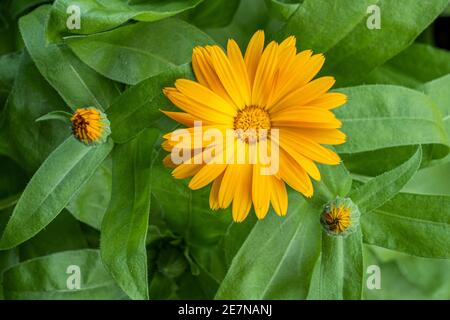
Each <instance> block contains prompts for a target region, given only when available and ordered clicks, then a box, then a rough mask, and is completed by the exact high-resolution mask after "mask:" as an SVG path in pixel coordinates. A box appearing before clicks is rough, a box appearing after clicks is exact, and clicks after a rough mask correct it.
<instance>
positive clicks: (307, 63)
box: [268, 50, 325, 109]
mask: <svg viewBox="0 0 450 320" xmlns="http://www.w3.org/2000/svg"><path fill="white" fill-rule="evenodd" d="M311 55H312V51H310V50H305V51H302V52H300V53H299V54H297V56H296V57H295V60H294V62H293V63H292V65H291V66H290V72H289V73H288V75H287V76H286V77H284V78H283V79H280V84H279V89H278V90H277V92H276V93H275V95H274V96H273V97H272V98H271V99H270V104H269V106H268V109H271V108H272V106H273V105H275V104H277V103H278V102H279V101H280V100H281V99H284V98H285V97H286V96H287V95H288V94H290V93H291V92H293V91H295V90H297V89H299V88H301V87H303V86H304V85H306V84H307V83H308V82H310V81H311V80H312V79H313V78H314V76H315V75H316V74H317V73H318V72H319V71H320V69H321V68H322V66H323V64H324V62H325V57H324V56H323V55H322V54H316V55H314V56H312V57H311Z"/></svg>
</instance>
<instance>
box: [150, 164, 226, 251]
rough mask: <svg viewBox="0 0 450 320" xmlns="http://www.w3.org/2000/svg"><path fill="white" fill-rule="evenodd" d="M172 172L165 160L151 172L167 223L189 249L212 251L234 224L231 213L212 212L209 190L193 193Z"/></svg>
mask: <svg viewBox="0 0 450 320" xmlns="http://www.w3.org/2000/svg"><path fill="white" fill-rule="evenodd" d="M172 170H173V169H169V168H166V167H165V166H164V165H163V164H162V157H158V158H157V159H156V160H155V163H154V165H153V168H152V193H153V195H154V196H155V198H157V199H158V201H159V204H160V210H161V215H162V217H163V219H164V221H165V222H166V223H167V226H168V227H169V229H170V230H172V232H173V233H174V234H176V235H178V236H180V237H182V238H183V239H184V241H185V242H186V244H187V245H189V246H201V247H206V248H211V249H212V250H213V248H216V247H217V245H218V243H219V242H220V241H221V239H222V237H223V235H224V234H225V232H226V230H227V228H228V226H229V225H230V223H231V221H232V219H231V210H219V211H213V210H211V209H210V208H209V201H208V197H209V189H210V188H209V187H208V188H203V189H200V190H195V191H193V190H191V189H189V188H188V186H187V181H184V180H178V179H175V178H174V177H172V175H171V174H170V172H171V171H172Z"/></svg>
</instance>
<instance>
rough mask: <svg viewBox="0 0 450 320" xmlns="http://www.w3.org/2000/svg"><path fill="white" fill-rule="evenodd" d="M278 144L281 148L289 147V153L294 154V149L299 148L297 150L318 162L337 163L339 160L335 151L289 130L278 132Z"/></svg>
mask: <svg viewBox="0 0 450 320" xmlns="http://www.w3.org/2000/svg"><path fill="white" fill-rule="evenodd" d="M280 145H281V147H282V148H287V149H289V151H288V152H289V153H290V154H295V151H296V150H299V151H298V152H300V153H301V154H303V155H304V156H305V157H307V158H309V159H311V160H313V161H317V162H320V163H324V164H339V162H340V161H341V159H340V158H339V156H338V155H337V154H336V152H334V151H332V150H330V149H327V148H325V147H322V146H321V145H320V144H318V143H317V142H314V141H313V140H311V139H308V138H305V137H302V136H300V135H296V134H292V133H291V132H289V131H281V132H280ZM285 150H286V149H285Z"/></svg>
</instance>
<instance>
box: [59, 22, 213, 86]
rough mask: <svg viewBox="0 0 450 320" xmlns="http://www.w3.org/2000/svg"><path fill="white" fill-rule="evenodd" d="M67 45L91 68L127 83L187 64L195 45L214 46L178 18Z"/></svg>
mask: <svg viewBox="0 0 450 320" xmlns="http://www.w3.org/2000/svg"><path fill="white" fill-rule="evenodd" d="M174 30H176V31H175V32H174ZM67 42H68V44H69V46H70V48H71V49H72V50H73V51H74V52H75V54H76V55H77V56H78V57H79V58H80V59H81V60H82V61H83V62H84V63H86V64H87V65H88V66H90V67H91V68H93V69H94V70H96V71H97V72H99V73H101V74H103V75H104V76H106V77H108V78H110V79H113V80H116V81H119V82H123V83H127V84H136V83H138V82H140V81H142V80H144V79H147V78H149V77H151V76H154V75H157V74H159V73H161V72H164V71H167V70H170V69H173V68H174V67H177V66H181V65H184V64H187V63H189V62H190V61H191V56H192V49H193V48H194V47H195V46H197V45H199V46H202V45H207V44H212V43H213V41H212V40H211V38H210V37H208V36H207V35H206V34H204V33H203V32H202V31H200V30H199V29H197V28H196V27H194V26H192V25H190V24H188V23H186V22H184V21H182V20H178V19H167V20H163V21H158V22H140V23H135V24H132V25H127V26H124V27H121V28H118V29H115V30H112V31H108V32H104V33H101V34H95V35H91V36H87V37H75V38H70V39H68V40H67ZM162 44H164V45H162ZM112 62H114V63H112Z"/></svg>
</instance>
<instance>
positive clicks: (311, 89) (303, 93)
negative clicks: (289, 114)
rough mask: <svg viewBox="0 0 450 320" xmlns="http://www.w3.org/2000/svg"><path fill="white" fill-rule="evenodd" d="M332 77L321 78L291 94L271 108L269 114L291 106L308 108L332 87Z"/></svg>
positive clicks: (333, 81)
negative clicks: (310, 103) (311, 102)
mask: <svg viewBox="0 0 450 320" xmlns="http://www.w3.org/2000/svg"><path fill="white" fill-rule="evenodd" d="M335 82H336V80H335V79H334V78H333V77H321V78H318V79H316V80H314V81H311V82H310V83H308V84H307V85H305V86H303V87H301V88H299V89H297V90H295V91H293V92H291V93H290V94H288V95H287V96H286V97H285V98H283V99H281V100H280V101H279V102H278V103H276V104H275V105H273V106H272V107H271V109H270V110H271V112H276V111H279V110H284V109H285V108H288V107H291V106H309V104H308V103H309V102H310V101H312V100H314V99H317V98H319V97H320V96H322V95H324V94H325V93H326V92H327V91H328V90H330V88H331V87H332V86H333V85H334V83H335Z"/></svg>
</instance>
